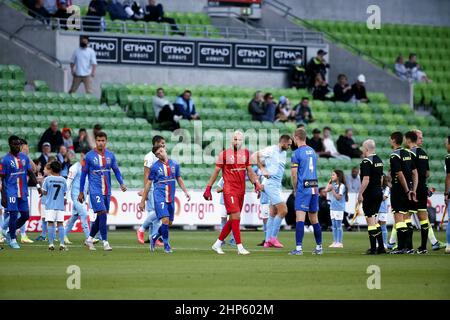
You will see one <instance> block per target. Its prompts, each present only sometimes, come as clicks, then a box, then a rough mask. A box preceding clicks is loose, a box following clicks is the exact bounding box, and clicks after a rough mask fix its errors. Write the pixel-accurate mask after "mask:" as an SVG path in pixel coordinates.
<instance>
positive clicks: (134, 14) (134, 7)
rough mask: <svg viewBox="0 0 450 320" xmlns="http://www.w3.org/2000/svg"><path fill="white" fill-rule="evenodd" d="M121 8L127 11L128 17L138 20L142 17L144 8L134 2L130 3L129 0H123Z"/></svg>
mask: <svg viewBox="0 0 450 320" xmlns="http://www.w3.org/2000/svg"><path fill="white" fill-rule="evenodd" d="M123 9H124V10H125V12H126V13H127V17H128V19H131V20H134V21H138V20H142V19H144V10H143V9H142V8H141V6H140V5H139V4H138V3H137V2H136V1H133V3H130V1H129V0H125V1H124V2H123Z"/></svg>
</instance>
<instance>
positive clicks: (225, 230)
mask: <svg viewBox="0 0 450 320" xmlns="http://www.w3.org/2000/svg"><path fill="white" fill-rule="evenodd" d="M230 232H231V220H228V221H227V223H225V225H224V226H223V228H222V231H221V232H220V235H219V240H220V241H224V240H225V239H226V237H228V235H229V234H230Z"/></svg>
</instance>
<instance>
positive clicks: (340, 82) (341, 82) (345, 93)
mask: <svg viewBox="0 0 450 320" xmlns="http://www.w3.org/2000/svg"><path fill="white" fill-rule="evenodd" d="M333 92H334V97H333V99H334V101H342V102H348V101H350V99H351V98H352V96H353V92H352V87H351V86H350V85H349V84H348V80H347V76H346V75H345V74H340V75H338V78H337V83H336V84H335V86H334V88H333Z"/></svg>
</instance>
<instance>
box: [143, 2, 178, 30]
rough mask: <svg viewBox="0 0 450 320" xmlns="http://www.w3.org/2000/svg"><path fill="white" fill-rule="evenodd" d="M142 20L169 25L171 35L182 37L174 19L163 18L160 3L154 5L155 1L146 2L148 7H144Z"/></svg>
mask: <svg viewBox="0 0 450 320" xmlns="http://www.w3.org/2000/svg"><path fill="white" fill-rule="evenodd" d="M144 19H145V21H154V22H158V23H162V22H166V23H168V24H170V29H171V30H172V33H176V34H179V35H182V36H184V32H181V31H180V29H178V26H177V23H176V22H175V19H173V18H169V17H165V16H164V9H163V6H162V4H160V3H159V4H156V0H148V6H146V7H145V17H144Z"/></svg>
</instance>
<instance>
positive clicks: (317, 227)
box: [312, 223, 322, 244]
mask: <svg viewBox="0 0 450 320" xmlns="http://www.w3.org/2000/svg"><path fill="white" fill-rule="evenodd" d="M312 226H313V229H314V238H315V239H316V244H322V228H320V224H319V223H315V224H313V225H312Z"/></svg>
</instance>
